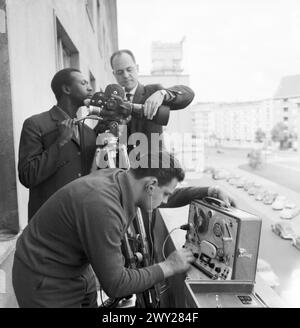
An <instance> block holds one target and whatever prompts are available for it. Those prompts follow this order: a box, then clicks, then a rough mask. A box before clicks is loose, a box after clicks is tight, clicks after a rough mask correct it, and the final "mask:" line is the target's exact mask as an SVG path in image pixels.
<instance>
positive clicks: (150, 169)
mask: <svg viewBox="0 0 300 328" xmlns="http://www.w3.org/2000/svg"><path fill="white" fill-rule="evenodd" d="M131 164H132V163H131ZM131 172H132V173H133V175H134V177H135V178H136V179H142V178H144V177H148V176H154V177H156V178H157V180H158V185H159V186H164V185H166V184H168V183H170V182H171V181H172V179H173V178H176V179H177V180H178V182H181V181H183V179H184V176H185V174H184V170H183V169H182V167H181V165H180V163H179V161H178V160H177V159H176V158H175V157H174V156H173V155H172V154H170V153H168V152H166V151H160V152H157V153H151V154H150V153H149V154H146V155H142V156H141V157H140V159H139V162H138V166H136V167H134V165H132V168H131Z"/></svg>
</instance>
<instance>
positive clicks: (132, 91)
mask: <svg viewBox="0 0 300 328" xmlns="http://www.w3.org/2000/svg"><path fill="white" fill-rule="evenodd" d="M138 85H139V84H138V83H137V84H136V86H135V87H134V88H133V89H131V90H130V91H126V90H125V93H130V94H131V95H133V96H134V94H135V92H136V89H137V87H138Z"/></svg>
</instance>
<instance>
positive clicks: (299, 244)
mask: <svg viewBox="0 0 300 328" xmlns="http://www.w3.org/2000/svg"><path fill="white" fill-rule="evenodd" d="M292 245H293V246H295V247H296V248H297V249H299V250H300V236H295V237H294V238H293V239H292Z"/></svg>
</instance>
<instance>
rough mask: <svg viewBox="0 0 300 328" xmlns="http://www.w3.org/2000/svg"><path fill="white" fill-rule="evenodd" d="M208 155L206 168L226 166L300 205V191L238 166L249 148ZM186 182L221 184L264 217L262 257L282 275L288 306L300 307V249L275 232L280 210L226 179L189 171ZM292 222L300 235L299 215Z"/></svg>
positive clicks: (245, 207) (281, 289)
mask: <svg viewBox="0 0 300 328" xmlns="http://www.w3.org/2000/svg"><path fill="white" fill-rule="evenodd" d="M205 154H206V156H205V165H206V166H207V167H215V168H223V169H226V170H228V171H230V172H233V173H236V174H238V175H240V176H241V177H242V178H245V179H246V180H247V181H253V182H257V183H259V184H260V185H262V186H264V187H266V189H268V190H272V191H275V192H278V193H279V194H281V195H284V196H286V197H287V198H288V199H289V200H290V201H292V202H294V203H295V204H296V205H297V206H300V193H298V192H295V191H294V190H292V189H289V188H287V187H286V185H285V186H283V185H281V184H279V183H278V182H276V183H275V182H273V181H270V180H268V179H265V178H263V177H261V176H259V175H256V174H254V171H252V172H251V171H245V170H242V169H240V168H238V167H239V166H240V165H245V164H246V163H247V157H246V155H247V150H241V151H237V150H230V149H229V150H227V149H224V151H223V152H222V153H219V152H216V150H215V149H208V151H206V152H205ZM292 156H295V154H292ZM284 158H285V160H284ZM286 158H287V156H286V154H284V156H283V160H282V161H283V162H286ZM276 161H277V162H276V165H277V163H278V162H280V161H281V159H280V158H278V156H276ZM274 162H275V161H274ZM274 167H275V165H274ZM282 170H284V167H282ZM285 174H286V175H291V169H290V168H286V169H285ZM299 174H300V172H299ZM282 179H284V176H282ZM186 181H187V183H188V184H189V185H199V184H206V185H211V184H218V185H220V186H222V188H224V189H225V190H227V191H228V192H229V193H230V194H231V195H232V196H233V197H234V199H235V200H236V201H237V206H238V207H239V208H240V209H242V210H244V211H246V212H250V213H253V214H255V215H257V216H259V217H261V218H262V231H261V240H260V247H259V258H261V259H263V260H265V261H267V262H268V263H269V264H270V265H271V268H272V269H273V271H274V272H275V274H276V275H277V276H278V277H279V280H280V286H278V287H276V288H275V290H276V291H277V293H278V294H279V295H280V296H281V297H282V298H283V300H284V301H285V302H286V303H287V305H288V306H289V307H300V295H299V292H298V291H299V289H300V251H299V250H297V249H296V248H295V247H293V246H292V245H291V241H290V240H284V239H281V238H280V237H279V236H277V235H275V234H274V233H273V232H272V230H271V224H272V223H274V222H275V221H278V220H282V219H280V216H279V211H275V210H273V209H272V208H271V206H270V205H265V204H263V203H262V202H260V201H256V200H255V199H254V197H253V196H249V195H248V193H247V192H246V191H244V189H243V188H237V187H236V186H233V185H230V184H229V183H228V182H227V181H226V180H225V179H222V180H214V179H212V177H211V175H210V174H196V173H190V174H188V175H187V179H186ZM294 181H295V183H297V184H300V178H299V179H294ZM290 222H291V223H292V226H293V229H294V231H295V232H297V233H298V234H300V215H298V216H296V217H295V218H293V219H292V220H290Z"/></svg>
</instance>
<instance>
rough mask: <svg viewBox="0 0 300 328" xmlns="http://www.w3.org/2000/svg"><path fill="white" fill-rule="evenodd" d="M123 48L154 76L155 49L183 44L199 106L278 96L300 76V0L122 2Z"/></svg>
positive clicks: (120, 32) (120, 29) (119, 2)
mask: <svg viewBox="0 0 300 328" xmlns="http://www.w3.org/2000/svg"><path fill="white" fill-rule="evenodd" d="M117 8H118V37H119V48H120V49H122V48H127V49H131V50H132V51H133V52H134V54H135V56H136V61H137V63H138V64H139V71H140V73H141V74H150V70H151V43H152V42H153V41H162V42H180V41H181V40H182V38H183V37H185V41H184V43H183V57H184V59H183V65H182V66H183V68H184V73H185V74H189V75H190V87H191V88H192V89H193V90H194V91H195V101H200V102H203V101H228V102H230V101H251V100H261V99H268V98H272V96H273V95H274V93H275V92H276V89H277V88H278V86H279V83H280V79H281V78H282V77H283V76H286V75H296V74H300V1H299V0H185V1H183V0H117Z"/></svg>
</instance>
